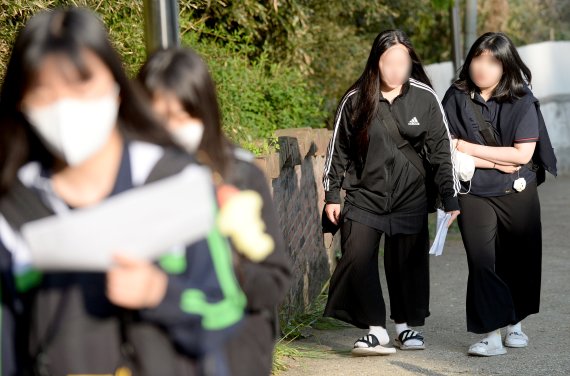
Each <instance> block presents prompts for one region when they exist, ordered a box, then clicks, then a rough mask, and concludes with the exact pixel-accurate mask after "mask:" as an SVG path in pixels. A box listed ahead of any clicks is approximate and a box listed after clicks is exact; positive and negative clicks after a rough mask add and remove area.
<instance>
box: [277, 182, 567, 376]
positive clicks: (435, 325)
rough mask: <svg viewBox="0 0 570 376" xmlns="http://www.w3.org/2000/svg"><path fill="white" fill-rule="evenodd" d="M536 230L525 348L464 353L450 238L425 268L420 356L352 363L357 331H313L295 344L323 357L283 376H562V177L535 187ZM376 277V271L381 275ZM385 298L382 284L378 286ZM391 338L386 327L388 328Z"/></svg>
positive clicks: (460, 292)
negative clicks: (533, 298)
mask: <svg viewBox="0 0 570 376" xmlns="http://www.w3.org/2000/svg"><path fill="white" fill-rule="evenodd" d="M539 194H540V198H541V204H542V223H543V239H544V240H543V244H544V247H543V266H542V270H543V276H542V299H541V312H540V313H539V314H538V315H533V316H530V317H529V318H527V319H526V320H525V321H524V322H523V329H524V331H525V332H526V333H527V334H528V335H529V337H530V345H529V347H528V348H525V349H508V353H507V355H503V356H497V357H492V358H477V357H470V356H468V355H466V350H467V348H468V347H469V345H471V344H472V343H474V342H476V341H477V340H478V339H479V338H480V337H479V336H477V335H474V334H471V333H467V332H466V329H465V291H466V283H467V261H466V258H465V251H464V249H463V244H462V243H461V240H460V237H459V235H458V234H455V235H452V236H451V237H450V238H449V239H448V242H447V243H446V248H445V250H444V254H443V256H440V257H437V258H435V257H434V258H432V259H431V261H432V263H431V276H432V280H431V290H432V293H431V314H432V315H431V317H430V318H428V320H427V323H426V326H425V327H423V328H422V329H421V330H422V331H423V332H424V334H425V337H426V344H427V349H426V350H425V351H416V352H402V351H398V352H397V353H396V354H395V355H391V356H387V357H369V358H354V357H352V356H351V355H350V353H349V350H350V348H351V346H352V343H353V342H354V341H355V339H356V338H358V337H360V336H361V335H362V334H364V331H362V330H359V329H356V328H347V329H338V330H313V331H312V336H311V337H309V338H307V339H304V340H299V341H296V342H295V343H296V344H298V345H300V346H303V347H309V348H311V349H320V350H324V351H325V352H324V353H323V356H322V358H316V359H315V358H297V359H290V360H289V361H288V364H289V366H290V368H289V369H288V370H287V371H285V372H282V373H281V374H280V375H283V376H300V375H319V376H323V375H324V376H337V375H339V376H340V375H342V376H346V375H359V376H360V375H362V376H364V375H430V376H440V375H517V376H518V375H533V376H534V375H549V376H550V375H570V293H569V291H570V198H569V196H570V178H568V177H565V178H558V179H556V180H555V179H553V178H552V179H549V180H548V181H547V182H546V183H545V184H544V185H542V186H541V187H540V188H539ZM381 275H383V272H381ZM382 283H383V288H384V295H385V296H387V295H388V294H387V290H386V284H385V280H384V279H383V280H382ZM388 331H389V333H390V336H391V337H392V338H393V337H394V335H395V333H394V327H393V325H392V324H389V325H388Z"/></svg>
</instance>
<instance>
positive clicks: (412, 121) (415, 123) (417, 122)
mask: <svg viewBox="0 0 570 376" xmlns="http://www.w3.org/2000/svg"><path fill="white" fill-rule="evenodd" d="M408 125H420V122H419V121H418V118H417V117H415V116H414V117H413V119H412V120H410V121H408Z"/></svg>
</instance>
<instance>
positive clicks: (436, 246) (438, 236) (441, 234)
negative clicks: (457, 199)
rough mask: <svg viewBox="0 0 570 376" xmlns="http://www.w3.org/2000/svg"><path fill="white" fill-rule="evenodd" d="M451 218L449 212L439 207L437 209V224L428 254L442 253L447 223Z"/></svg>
mask: <svg viewBox="0 0 570 376" xmlns="http://www.w3.org/2000/svg"><path fill="white" fill-rule="evenodd" d="M450 218H451V214H450V213H446V212H444V211H443V210H441V209H437V226H436V233H435V239H434V240H433V244H432V245H431V248H430V250H429V254H430V255H436V256H440V255H441V254H442V253H443V246H444V244H445V238H446V237H447V223H448V222H449V219H450Z"/></svg>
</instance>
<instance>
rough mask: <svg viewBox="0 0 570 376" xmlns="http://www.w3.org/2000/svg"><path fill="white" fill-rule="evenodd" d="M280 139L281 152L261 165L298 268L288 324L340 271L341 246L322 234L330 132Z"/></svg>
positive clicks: (286, 133)
mask: <svg viewBox="0 0 570 376" xmlns="http://www.w3.org/2000/svg"><path fill="white" fill-rule="evenodd" d="M276 136H277V137H278V140H279V152H277V153H273V154H271V155H267V156H262V157H259V158H257V164H258V166H259V167H260V168H261V169H262V170H263V171H264V172H265V174H266V177H267V178H268V180H269V184H270V187H271V189H272V193H273V202H274V205H275V208H276V211H277V215H278V216H279V222H280V224H281V228H282V231H283V235H284V238H285V244H286V245H287V250H288V252H289V256H290V258H291V261H292V263H293V281H292V286H291V290H290V291H289V294H288V296H287V298H286V300H285V303H284V305H283V308H282V314H283V315H285V316H286V317H285V319H287V318H288V317H287V316H292V315H294V314H295V313H299V312H302V311H304V310H305V309H306V308H307V307H308V306H309V305H310V304H311V303H312V302H313V301H314V299H315V298H316V297H317V296H318V294H319V293H320V291H321V289H322V287H323V285H324V283H325V282H326V281H327V280H328V279H329V277H330V274H331V271H332V269H333V268H334V266H335V258H334V254H335V250H336V249H338V248H339V240H338V239H337V238H338V237H336V238H335V239H334V242H333V244H332V245H331V241H332V239H331V237H330V235H326V237H323V234H322V232H321V212H322V208H323V204H324V191H323V187H322V183H321V180H322V171H323V168H324V160H325V154H326V148H327V145H328V142H329V140H330V137H331V131H329V130H326V129H310V128H300V129H299V128H298V129H285V130H279V131H278V132H277V134H276ZM325 243H326V245H327V247H325Z"/></svg>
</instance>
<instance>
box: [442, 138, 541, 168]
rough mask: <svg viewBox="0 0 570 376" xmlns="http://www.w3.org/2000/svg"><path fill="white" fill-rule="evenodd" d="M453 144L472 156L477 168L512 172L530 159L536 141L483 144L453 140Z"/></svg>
mask: <svg viewBox="0 0 570 376" xmlns="http://www.w3.org/2000/svg"><path fill="white" fill-rule="evenodd" d="M453 146H454V147H456V148H457V150H459V151H461V152H463V153H465V154H469V155H470V156H472V157H473V158H474V159H475V166H476V167H478V168H494V169H497V170H500V171H502V172H505V173H513V172H515V171H517V170H518V169H519V168H520V166H521V165H524V164H526V163H528V162H529V161H530V159H531V158H532V154H533V153H534V149H535V147H536V142H525V143H516V144H514V146H485V145H479V144H473V143H470V142H467V141H465V140H453Z"/></svg>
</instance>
